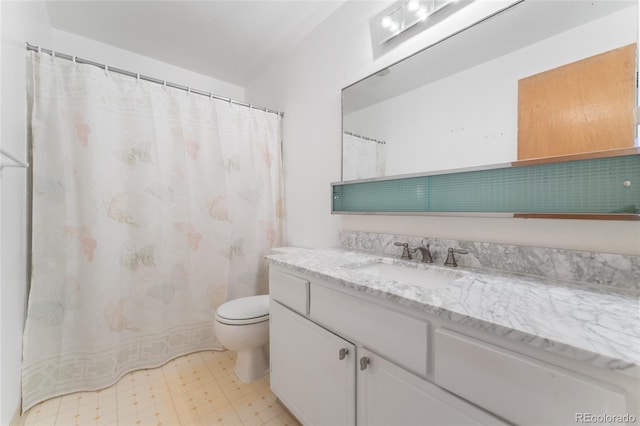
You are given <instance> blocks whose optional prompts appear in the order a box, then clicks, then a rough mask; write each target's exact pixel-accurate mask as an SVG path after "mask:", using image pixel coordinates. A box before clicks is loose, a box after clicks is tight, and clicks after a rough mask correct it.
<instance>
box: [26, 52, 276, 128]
mask: <svg viewBox="0 0 640 426" xmlns="http://www.w3.org/2000/svg"><path fill="white" fill-rule="evenodd" d="M27 50H32V51H34V52H44V53H47V54H49V55H51V56H54V57H56V58H60V59H67V60H69V61H74V62H77V63H79V64H87V65H93V66H94V67H98V68H102V69H103V70H106V71H109V72H115V73H118V74H123V75H127V76H129V77H133V78H139V79H140V80H145V81H149V82H151V83H156V84H161V85H163V86H167V87H172V88H174V89H179V90H184V91H185V92H189V93H195V94H196V95H202V96H206V97H208V98H212V99H218V100H221V101H225V102H229V103H231V104H236V105H240V106H243V107H247V108H253V109H257V110H260V111H264V112H267V113H271V114H277V115H279V116H280V117H284V112H281V111H277V110H275V109H269V108H265V107H260V106H256V105H253V104H250V103H247V102H241V101H237V100H235V99H231V98H225V97H224V96H218V95H216V94H213V93H211V92H205V91H203V90H198V89H193V88H191V87H189V86H182V85H180V84H175V83H170V82H168V81H165V80H160V79H158V78H153V77H149V76H147V75H142V74H139V73H136V72H131V71H127V70H123V69H120V68H115V67H111V66H109V65H105V64H100V63H98V62H93V61H90V60H88V59H82V58H78V57H76V56H72V55H67V54H65V53H59V52H56V51H54V50H50V49H43V48H40V47H39V46H34V45H32V44H30V43H29V42H27Z"/></svg>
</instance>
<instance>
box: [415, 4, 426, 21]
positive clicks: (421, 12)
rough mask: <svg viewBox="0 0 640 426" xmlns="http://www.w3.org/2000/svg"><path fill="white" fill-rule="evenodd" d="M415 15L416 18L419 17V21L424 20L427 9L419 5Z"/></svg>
mask: <svg viewBox="0 0 640 426" xmlns="http://www.w3.org/2000/svg"><path fill="white" fill-rule="evenodd" d="M416 16H417V17H418V19H420V20H421V21H424V20H425V19H427V9H425V8H424V7H421V8H420V9H418V11H417V12H416Z"/></svg>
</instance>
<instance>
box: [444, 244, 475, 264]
mask: <svg viewBox="0 0 640 426" xmlns="http://www.w3.org/2000/svg"><path fill="white" fill-rule="evenodd" d="M447 252H448V253H447V260H446V261H445V262H444V266H450V267H452V268H455V267H457V266H458V263H457V262H456V257H455V256H454V253H458V254H469V252H468V251H467V250H463V249H454V248H451V247H449V249H448V250H447Z"/></svg>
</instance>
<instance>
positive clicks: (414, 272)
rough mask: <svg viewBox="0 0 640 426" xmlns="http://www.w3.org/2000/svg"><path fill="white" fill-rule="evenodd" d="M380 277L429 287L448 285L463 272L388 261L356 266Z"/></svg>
mask: <svg viewBox="0 0 640 426" xmlns="http://www.w3.org/2000/svg"><path fill="white" fill-rule="evenodd" d="M354 270H357V271H360V272H364V273H366V274H369V275H373V276H376V277H379V278H383V279H388V280H394V281H398V282H404V283H407V284H412V285H416V286H420V287H423V288H428V289H438V288H443V287H446V286H447V285H448V284H449V283H450V282H451V281H454V280H457V279H458V278H460V277H462V275H463V274H461V273H460V272H457V271H450V270H444V269H440V268H429V267H427V268H425V267H422V268H420V267H418V268H411V267H408V266H402V265H397V264H392V263H386V262H384V261H383V262H378V263H371V264H368V265H364V266H359V267H356V268H354Z"/></svg>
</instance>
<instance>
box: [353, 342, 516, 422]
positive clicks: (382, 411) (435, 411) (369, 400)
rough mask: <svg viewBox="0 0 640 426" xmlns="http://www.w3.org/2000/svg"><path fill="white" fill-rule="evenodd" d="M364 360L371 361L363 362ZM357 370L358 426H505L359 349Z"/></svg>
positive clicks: (461, 401) (422, 380)
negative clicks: (492, 425) (489, 425)
mask: <svg viewBox="0 0 640 426" xmlns="http://www.w3.org/2000/svg"><path fill="white" fill-rule="evenodd" d="M363 359H366V360H367V361H368V362H366V363H365V362H363ZM363 367H364V369H362V368H363ZM358 368H359V371H358V378H357V382H358V386H357V394H358V425H359V426H365V425H367V426H374V425H380V426H389V425H394V426H414V425H415V426H418V425H420V426H426V425H437V426H442V425H482V424H500V425H502V424H504V423H502V422H501V421H499V420H498V419H496V418H495V417H493V416H491V415H489V414H487V413H486V412H484V411H482V410H480V409H478V408H476V407H474V406H472V405H470V404H468V403H466V402H465V401H463V400H461V399H459V398H457V397H455V396H453V395H451V394H450V393H448V392H445V391H444V390H442V389H440V388H439V387H437V386H434V385H433V384H431V383H429V382H427V381H426V380H424V379H421V378H420V377H418V376H415V375H413V374H411V373H409V372H408V371H406V370H404V369H402V368H400V367H398V366H396V365H394V364H392V363H391V362H389V361H386V360H385V359H383V358H381V357H379V356H377V355H375V354H373V353H372V352H370V351H368V350H366V349H363V348H360V347H358Z"/></svg>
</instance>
